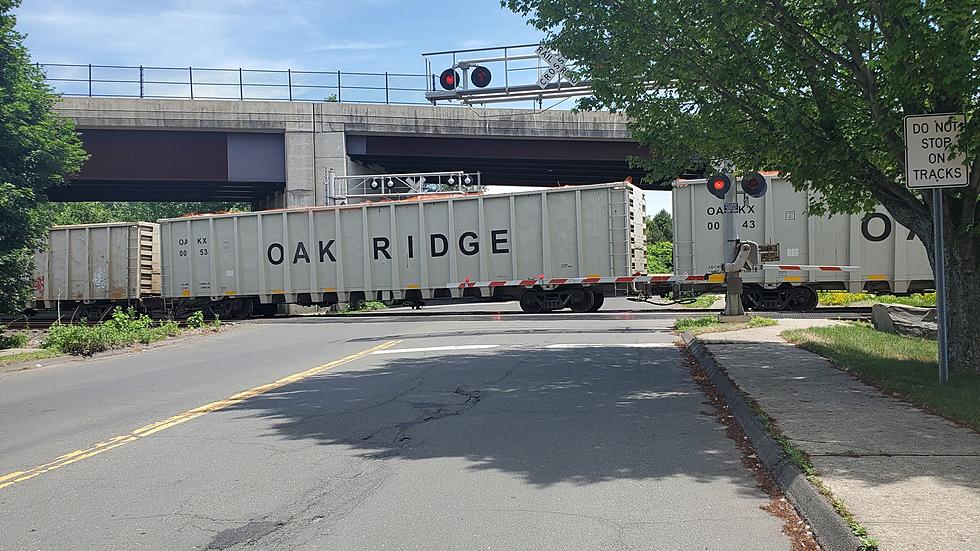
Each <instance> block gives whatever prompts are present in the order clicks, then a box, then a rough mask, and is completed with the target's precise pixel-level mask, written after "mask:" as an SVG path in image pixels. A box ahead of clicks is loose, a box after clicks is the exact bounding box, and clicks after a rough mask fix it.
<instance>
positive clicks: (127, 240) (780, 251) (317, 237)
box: [34, 176, 933, 319]
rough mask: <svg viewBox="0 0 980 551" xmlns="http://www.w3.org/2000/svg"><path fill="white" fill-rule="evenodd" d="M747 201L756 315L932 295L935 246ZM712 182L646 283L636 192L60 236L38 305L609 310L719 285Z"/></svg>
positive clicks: (82, 229)
mask: <svg viewBox="0 0 980 551" xmlns="http://www.w3.org/2000/svg"><path fill="white" fill-rule="evenodd" d="M767 178H768V180H769V185H768V189H769V191H768V193H766V194H765V196H763V197H761V198H754V197H747V196H744V197H740V198H739V199H740V205H739V208H738V213H737V214H736V215H735V217H736V227H737V228H738V232H739V238H740V239H743V240H751V241H754V242H756V243H759V244H763V245H765V247H764V249H765V250H766V251H767V255H768V257H766V258H763V259H762V260H763V262H762V269H760V270H758V271H755V272H746V273H744V274H743V280H744V282H745V284H744V293H743V302H744V303H745V305H746V307H747V308H750V309H757V310H798V311H809V310H812V309H814V308H815V307H816V306H817V294H816V291H818V290H842V291H851V292H858V291H871V292H876V293H897V294H905V293H909V292H918V291H924V290H929V289H932V285H933V284H932V272H931V270H930V268H929V263H928V260H927V257H926V254H925V249H924V248H923V246H922V244H921V243H920V242H919V240H918V239H915V236H914V235H913V234H911V232H909V231H908V230H906V229H904V228H902V227H901V226H900V225H898V224H897V223H896V222H895V221H894V220H893V219H892V218H891V217H890V216H889V215H888V214H887V213H886V212H884V211H882V210H879V211H876V212H874V213H872V214H869V215H865V216H859V215H852V216H833V217H829V218H823V217H816V216H810V215H808V213H807V208H806V207H807V204H808V196H807V193H806V192H800V191H796V190H794V189H793V186H792V185H791V184H790V183H789V182H788V181H786V180H784V179H781V178H778V177H775V176H768V177H767ZM705 184H706V182H705V180H679V181H677V182H675V183H674V186H673V213H674V252H673V261H674V273H673V274H647V273H646V259H645V250H644V238H643V228H644V210H645V209H644V196H643V192H642V191H641V190H639V189H638V188H636V187H634V186H633V185H632V184H629V183H626V182H616V183H610V184H597V185H588V186H568V187H562V188H555V189H549V190H543V191H530V192H527V191H526V192H517V193H508V194H500V195H484V194H457V195H452V196H444V195H432V196H426V195H424V194H422V195H416V196H412V197H410V198H407V199H406V198H404V197H401V198H399V199H397V200H384V198H383V197H379V199H381V200H375V201H363V202H360V203H356V204H349V205H338V206H327V207H311V208H296V209H282V210H269V211H260V212H249V213H229V214H208V215H194V216H187V217H183V218H175V219H164V220H160V221H158V222H157V223H150V222H135V223H115V224H92V225H82V226H58V227H55V228H53V229H52V230H51V231H50V234H49V237H48V242H47V246H46V247H45V248H44V250H42V251H40V252H39V253H37V255H36V261H35V262H36V271H35V276H34V307H35V308H50V309H59V310H60V311H61V312H72V315H73V317H75V318H79V317H85V318H88V319H101V318H102V317H103V316H104V315H105V314H106V313H107V312H109V311H111V309H113V308H115V307H116V306H119V305H123V306H133V307H136V308H138V309H141V310H143V311H147V312H150V313H155V314H159V315H162V316H173V317H177V318H180V317H183V316H186V315H189V314H190V313H192V312H193V311H196V310H204V311H206V312H210V313H212V314H214V315H216V316H218V317H221V318H222V319H243V318H247V317H249V316H251V315H274V314H276V313H277V312H281V311H284V310H285V306H286V305H298V306H333V305H345V304H357V303H359V302H363V301H369V300H378V301H384V302H387V303H390V304H406V305H413V306H420V305H422V304H424V303H426V302H429V301H433V300H439V301H460V300H465V301H473V300H487V301H505V300H517V301H519V304H520V306H521V309H522V310H523V311H525V312H530V313H540V312H552V311H556V310H561V309H565V308H568V309H571V310H572V311H575V312H594V311H597V310H598V309H599V308H601V307H602V305H603V302H604V300H605V297H607V296H611V295H613V294H617V293H618V294H624V293H625V294H633V295H639V296H655V295H663V296H666V295H668V294H673V293H676V292H677V291H678V290H684V291H689V292H692V293H694V294H699V293H703V292H717V291H719V290H721V284H722V282H723V276H722V275H721V274H719V273H717V272H718V271H719V270H718V266H719V264H721V263H722V262H724V259H725V257H726V256H727V251H726V250H725V243H724V240H723V238H722V232H721V228H722V217H723V203H722V201H720V200H718V199H717V198H715V197H714V196H713V195H712V194H711V193H709V191H708V190H707V188H706V185H705Z"/></svg>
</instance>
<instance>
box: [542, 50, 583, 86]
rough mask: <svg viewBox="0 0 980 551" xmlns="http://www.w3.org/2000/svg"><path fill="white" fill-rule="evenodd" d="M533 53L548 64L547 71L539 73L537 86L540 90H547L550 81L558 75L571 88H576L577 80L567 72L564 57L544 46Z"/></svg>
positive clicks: (566, 61)
mask: <svg viewBox="0 0 980 551" xmlns="http://www.w3.org/2000/svg"><path fill="white" fill-rule="evenodd" d="M534 53H536V54H538V57H540V58H541V59H542V60H543V61H544V62H545V63H547V64H548V69H547V70H546V71H545V72H543V73H541V76H540V77H538V86H540V87H541V89H542V90H543V89H545V88H547V87H548V84H550V83H551V81H552V80H554V79H555V77H556V76H558V75H561V76H562V77H564V79H565V80H567V81H568V83H569V84H571V85H572V86H578V79H577V78H575V77H573V76H572V74H571V73H570V72H569V70H568V66H567V63H568V60H567V59H565V57H564V56H562V55H561V54H558V53H555V52H552V51H551V50H549V49H548V48H545V47H544V46H538V49H537V50H535V51H534Z"/></svg>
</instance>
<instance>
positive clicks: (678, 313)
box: [0, 306, 871, 330]
mask: <svg viewBox="0 0 980 551" xmlns="http://www.w3.org/2000/svg"><path fill="white" fill-rule="evenodd" d="M718 312H719V310H718V309H717V308H676V307H675V308H657V309H622V308H620V309H612V310H601V311H599V312H597V313H594V314H593V313H589V314H576V313H574V312H569V311H562V312H553V313H549V314H525V313H523V312H520V311H516V310H500V311H493V310H477V311H458V310H457V311H454V310H436V309H431V310H426V309H424V308H423V309H421V310H405V309H391V310H378V311H372V312H360V313H353V314H346V315H336V314H325V315H322V316H279V317H275V318H267V319H265V321H267V322H273V323H274V322H275V321H277V320H294V321H301V320H304V319H306V320H310V319H315V320H326V319H330V320H336V321H342V320H350V319H352V318H357V319H362V318H367V319H377V318H393V317H395V318H479V317H491V316H508V317H510V316H513V317H516V318H529V317H531V316H533V317H534V318H535V319H538V318H548V317H555V316H561V317H564V318H570V317H573V318H575V319H603V318H607V317H614V316H627V315H628V316H636V317H638V318H643V317H650V318H662V317H693V316H703V315H708V314H717V313H718ZM750 313H751V314H755V315H760V316H766V317H771V318H777V319H784V318H803V319H815V318H840V319H867V318H869V317H870V316H871V308H869V307H865V306H861V307H852V306H832V307H825V308H818V309H817V310H815V311H813V312H750ZM252 319H253V320H255V321H261V320H263V318H252ZM56 322H57V320H55V319H51V318H43V317H36V318H30V319H27V320H25V319H24V318H23V317H20V318H9V317H8V318H4V317H0V324H2V325H6V326H7V327H8V328H9V329H16V330H24V329H47V328H49V327H51V326H52V325H54V324H55V323H56ZM74 323H86V324H87V325H95V323H97V322H94V321H84V322H83V321H79V320H75V322H74ZM177 323H178V324H179V325H180V326H181V327H185V326H186V323H185V322H184V321H178V322H177Z"/></svg>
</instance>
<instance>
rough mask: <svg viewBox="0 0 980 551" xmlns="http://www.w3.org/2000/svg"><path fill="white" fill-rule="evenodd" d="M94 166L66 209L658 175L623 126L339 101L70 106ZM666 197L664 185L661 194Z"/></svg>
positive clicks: (275, 200)
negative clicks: (415, 175) (414, 183)
mask: <svg viewBox="0 0 980 551" xmlns="http://www.w3.org/2000/svg"><path fill="white" fill-rule="evenodd" d="M57 110H58V111H59V112H60V113H61V114H62V115H65V116H68V117H70V118H72V119H74V121H75V123H76V125H77V127H78V129H79V130H80V132H81V134H82V139H83V142H84V144H85V148H86V150H87V151H88V152H89V153H90V154H91V159H90V160H89V161H88V162H87V163H86V164H85V166H84V167H83V168H82V171H81V173H80V174H78V175H77V176H76V177H74V178H73V179H72V180H71V182H70V184H68V185H65V186H62V187H59V188H56V189H54V190H52V191H51V194H50V195H51V198H52V199H53V200H61V201H83V200H95V201H108V200H116V201H167V200H181V201H212V200H221V201H251V202H253V203H255V204H256V205H257V206H264V207H280V206H290V207H292V206H309V205H322V204H324V203H325V196H326V189H325V180H326V174H327V171H328V170H329V169H333V170H334V171H335V172H336V173H337V175H339V176H344V175H358V174H374V173H399V172H427V171H447V170H465V171H467V172H476V171H479V172H481V173H482V175H483V183H484V184H485V185H502V186H508V185H534V186H551V185H564V184H577V183H595V182H602V181H614V180H621V179H623V178H625V177H626V176H632V177H633V180H634V181H636V182H639V181H640V179H641V178H642V177H643V175H644V173H643V172H642V171H640V170H636V169H632V168H630V167H629V165H628V163H627V158H628V157H630V156H632V155H640V156H643V155H645V154H646V153H645V152H644V151H643V150H642V149H641V148H640V147H639V146H638V145H637V144H636V143H635V142H633V141H632V140H631V139H630V136H629V134H628V132H627V130H626V125H625V123H624V120H623V118H622V117H620V116H618V115H614V114H610V113H572V112H570V111H560V110H551V111H544V112H542V111H534V110H516V109H513V110H505V109H490V110H479V111H478V110H474V109H470V108H467V107H432V106H404V105H383V104H381V105H378V104H347V103H336V102H322V103H312V102H311V103H306V102H279V101H227V100H199V99H195V100H186V99H166V100H162V99H136V98H134V99H123V98H98V97H91V98H90V97H66V98H64V99H63V100H61V102H60V103H59V105H58V107H57ZM654 187H655V186H654Z"/></svg>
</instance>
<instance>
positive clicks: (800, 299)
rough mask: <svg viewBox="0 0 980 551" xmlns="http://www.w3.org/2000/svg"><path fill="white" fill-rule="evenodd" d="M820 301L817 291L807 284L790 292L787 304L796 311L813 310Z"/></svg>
mask: <svg viewBox="0 0 980 551" xmlns="http://www.w3.org/2000/svg"><path fill="white" fill-rule="evenodd" d="M819 303H820V299H819V297H817V292H816V291H814V290H813V289H811V288H810V287H807V286H806V285H800V286H799V287H795V288H793V290H792V291H791V292H790V295H789V300H788V301H787V305H786V306H787V308H788V309H789V310H792V311H794V312H812V311H813V310H814V309H816V307H817V305H818V304H819Z"/></svg>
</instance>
